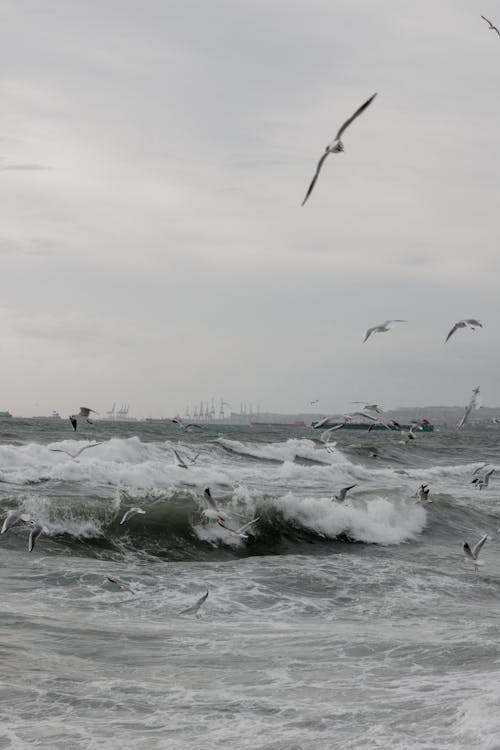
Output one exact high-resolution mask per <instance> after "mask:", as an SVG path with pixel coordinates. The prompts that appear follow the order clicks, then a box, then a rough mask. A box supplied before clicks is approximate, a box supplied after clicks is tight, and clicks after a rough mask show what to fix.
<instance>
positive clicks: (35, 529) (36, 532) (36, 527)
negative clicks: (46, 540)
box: [28, 521, 45, 552]
mask: <svg viewBox="0 0 500 750" xmlns="http://www.w3.org/2000/svg"><path fill="white" fill-rule="evenodd" d="M30 524H31V527H32V528H31V532H30V535H29V537H28V552H33V547H34V546H35V542H36V540H37V539H38V537H39V536H40V534H41V533H42V531H45V529H44V528H43V526H40V524H39V523H36V522H35V521H30Z"/></svg>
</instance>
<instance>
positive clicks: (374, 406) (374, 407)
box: [351, 401, 384, 414]
mask: <svg viewBox="0 0 500 750" xmlns="http://www.w3.org/2000/svg"><path fill="white" fill-rule="evenodd" d="M351 404H364V406H363V409H366V411H374V412H375V413H376V414H382V412H383V411H384V410H383V409H382V407H381V406H379V405H378V404H367V403H366V401H351Z"/></svg>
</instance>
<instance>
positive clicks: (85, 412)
mask: <svg viewBox="0 0 500 750" xmlns="http://www.w3.org/2000/svg"><path fill="white" fill-rule="evenodd" d="M90 412H92V413H93V414H99V412H97V411H96V410H95V409H89V408H88V406H80V411H79V413H78V414H71V416H70V417H69V421H70V422H71V426H72V428H73V429H74V430H75V432H76V428H77V425H78V417H81V418H82V419H85V420H86V421H87V422H88V423H89V424H94V423H93V422H91V421H90V419H89V416H90Z"/></svg>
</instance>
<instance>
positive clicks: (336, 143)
mask: <svg viewBox="0 0 500 750" xmlns="http://www.w3.org/2000/svg"><path fill="white" fill-rule="evenodd" d="M376 96H377V94H373V96H370V98H369V99H367V100H366V102H365V103H364V104H362V105H361V107H359V109H357V110H356V112H355V113H354V114H353V115H351V116H350V117H349V119H348V120H346V121H345V122H344V124H343V125H342V126H341V127H340V129H339V130H338V132H337V135H336V136H335V138H334V139H333V141H332V142H331V143H329V144H328V146H327V147H326V148H325V153H324V154H323V156H322V157H321V159H320V160H319V162H318V166H317V167H316V173H315V175H314V177H313V178H312V182H311V184H310V185H309V189H308V191H307V193H306V197H305V198H304V200H303V201H302V203H301V205H302V206H303V205H304V203H305V202H306V200H307V199H308V198H309V196H310V195H311V193H312V191H313V188H314V186H315V184H316V180H317V179H318V177H319V173H320V171H321V167H322V166H323V162H324V161H325V159H326V157H327V156H328V154H335V153H338V152H339V151H343V150H344V144H343V143H342V141H341V140H340V138H341V136H342V133H343V132H344V130H345V129H346V128H347V127H348V126H349V125H350V124H351V122H353V121H354V120H355V119H356V117H359V115H360V114H361V113H362V112H364V110H365V109H366V108H367V107H368V105H370V104H371V103H372V101H373V100H374V99H375V97H376Z"/></svg>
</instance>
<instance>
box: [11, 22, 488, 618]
mask: <svg viewBox="0 0 500 750" xmlns="http://www.w3.org/2000/svg"><path fill="white" fill-rule="evenodd" d="M481 18H482V19H483V20H484V21H486V23H488V25H489V29H490V30H491V31H495V32H496V33H497V34H498V36H500V31H499V30H498V28H497V27H496V26H495V25H494V24H493V23H492V22H491V21H490V20H489V19H487V18H486V17H485V16H481ZM376 96H377V94H376V93H375V94H373V95H372V96H371V97H370V98H369V99H367V100H366V101H365V102H363V104H362V105H361V106H360V107H358V109H357V110H356V111H355V112H354V113H353V114H352V115H351V116H350V117H349V118H348V119H347V120H346V121H345V122H344V123H343V124H342V125H341V127H340V128H339V129H338V131H337V134H336V135H335V138H334V139H333V141H332V142H331V143H329V144H328V145H327V146H326V147H325V151H324V153H323V154H322V156H321V158H320V159H319V161H318V163H317V166H316V171H315V173H314V175H313V178H312V180H311V183H310V184H309V187H308V189H307V192H306V194H305V197H304V199H303V201H302V203H301V205H302V206H304V205H305V203H306V202H307V200H308V199H309V197H310V195H311V193H312V192H313V190H314V187H315V185H316V182H317V180H318V177H319V174H320V172H321V169H322V167H323V164H324V162H325V160H326V158H327V157H328V156H329V155H330V154H336V153H342V152H343V151H344V144H343V142H342V140H341V139H342V135H343V134H344V132H345V130H346V129H347V128H348V127H349V125H351V124H352V123H353V122H354V121H355V120H356V119H357V118H358V117H359V116H360V115H361V114H362V113H363V112H364V111H365V110H366V109H367V108H368V107H369V106H370V104H371V103H372V102H373V100H374V99H375V97H376ZM406 322H407V321H405V320H402V319H399V318H395V319H391V320H385V321H384V322H383V323H380V324H378V325H375V326H372V327H370V328H368V329H367V331H366V333H365V337H364V339H363V343H366V342H367V341H368V339H369V338H370V337H371V336H372V335H373V334H375V333H387V332H388V331H389V330H391V328H392V326H393V324H394V323H406ZM461 328H469V329H471V330H473V331H475V330H477V329H478V328H482V323H481V322H480V321H479V320H477V319H476V318H464V319H463V320H459V321H457V322H456V323H455V324H454V325H453V327H452V328H451V330H450V331H449V333H448V335H447V336H446V338H445V343H447V342H448V341H449V339H450V338H451V337H452V336H453V335H454V334H455V333H456V332H457V331H458V330H459V329H461ZM478 396H479V387H476V388H474V389H473V392H472V397H471V399H470V401H469V403H468V404H467V406H466V407H465V412H464V415H463V417H462V418H461V420H460V422H459V423H458V425H457V429H459V428H460V427H462V426H463V425H464V424H465V423H466V422H467V420H468V418H469V416H470V414H471V413H472V411H473V410H474V409H476V408H477V406H478V404H477V401H478ZM317 403H318V399H315V400H314V401H311V404H317ZM353 403H363V402H359V401H358V402H353ZM91 414H98V412H97V411H96V410H95V409H90V408H89V407H86V406H81V407H80V410H79V412H78V413H77V414H71V415H70V416H69V420H70V423H71V426H72V428H73V430H74V431H75V432H76V431H77V429H78V422H79V420H85V421H86V422H87V423H88V424H90V425H93V424H94V423H93V422H92V420H91V419H90V415H91ZM381 414H382V409H381V407H380V406H379V405H378V404H366V403H365V404H364V411H360V412H354V414H352V415H347V414H345V415H342V418H343V421H341V422H340V423H335V424H333V425H331V426H329V422H331V420H332V419H333V417H324V418H323V419H321V420H319V421H318V422H316V423H314V424H313V425H312V426H313V427H314V428H315V429H319V428H321V427H326V429H325V430H324V431H323V432H322V433H321V434H320V437H319V440H318V439H314V441H313V442H315V444H316V445H317V446H318V447H324V448H326V449H327V450H331V448H330V447H329V446H328V443H329V441H330V438H331V435H332V433H333V432H334V431H336V430H339V429H341V428H342V427H344V426H345V425H346V424H347V423H348V422H349V421H352V417H353V416H361V417H364V418H365V419H366V420H367V421H368V422H369V423H370V424H369V425H368V428H367V429H368V432H369V431H370V430H372V429H373V428H374V427H375V426H376V425H380V426H382V427H385V428H387V429H389V430H395V429H397V430H400V432H401V434H402V436H403V437H404V442H405V443H408V442H410V441H412V440H415V433H416V431H417V430H418V429H421V428H422V423H420V424H419V423H417V422H415V423H413V424H412V425H411V426H410V428H409V429H408V430H407V429H404V428H403V427H402V426H401V425H400V424H398V423H397V422H396V421H394V420H387V421H384V420H382V419H381V417H380V415H381ZM375 415H376V416H375ZM172 422H173V423H175V424H177V425H178V426H179V427H180V428H181V429H184V430H186V431H188V432H189V431H191V430H194V429H201V427H200V425H197V424H194V423H191V422H189V423H184V422H183V420H182V419H180V418H178V417H177V418H175V419H173V420H172ZM98 445H102V442H93V443H90V444H88V445H85V446H83V447H81V448H80V449H79V450H78V451H77V452H76V453H70V452H69V451H67V450H65V449H63V448H51V449H50V450H52V451H54V452H59V453H65V454H66V455H67V456H69V457H70V458H72V459H74V460H77V457H78V456H80V455H81V453H83V451H86V450H89V449H91V448H95V447H97V446H98ZM173 452H174V455H175V458H176V462H177V465H178V466H179V467H181V468H183V469H187V468H188V467H189V466H190V465H193V464H194V463H195V462H196V459H197V458H198V455H196V456H194V457H188V456H183V455H182V454H181V453H180V451H178V450H174V451H173ZM371 455H372V456H373V457H377V454H375V453H372V454H371ZM485 468H486V465H484V466H482V467H479V468H478V469H476V471H475V472H474V474H476V473H478V471H479V470H480V469H481V470H484V469H485ZM493 473H494V469H489V470H488V471H486V472H485V473H484V474H483V475H482V476H476V477H475V478H474V479H473V480H472V483H473V484H474V485H475V486H476V487H477V488H478V489H483V488H485V487H487V486H488V483H489V479H490V477H491V476H492V474H493ZM356 486H357V485H356V484H351V485H348V486H346V487H343V488H342V489H341V490H340V491H339V494H338V495H335V496H334V498H332V500H334V499H335V500H337V501H338V502H340V503H343V502H345V500H346V497H347V493H348V492H349V491H350V490H352V489H354V487H356ZM429 495H430V489H429V486H428V485H427V484H422V485H421V486H420V488H419V490H418V492H417V496H418V499H419V500H420V501H422V502H432V500H431V499H430V497H429ZM203 499H204V501H205V503H206V505H207V507H206V508H205V509H204V510H203V511H202V515H203V516H204V518H205V519H207V520H213V521H215V522H216V523H217V524H219V525H220V526H221V527H222V528H224V529H226V530H227V531H229V532H231V533H232V534H235V535H236V536H238V537H239V538H241V539H247V538H248V534H247V533H246V532H248V530H249V529H250V528H251V527H252V526H253V525H254V524H255V523H257V521H258V520H259V518H260V517H259V516H257V517H255V518H253V519H252V520H251V521H248V522H247V523H245V524H244V525H243V526H241V527H240V528H237V529H233V528H231V527H230V526H228V525H227V522H228V518H227V515H226V514H225V512H224V511H223V510H222V509H221V507H220V506H219V505H218V504H217V502H216V501H215V500H214V498H213V497H212V493H211V491H210V488H209V487H207V488H206V489H205V491H204V493H203ZM145 513H146V511H145V510H144V509H143V508H139V507H133V508H130V509H129V510H127V511H126V513H124V515H123V517H122V519H121V521H120V525H123V524H126V523H127V522H128V521H129V520H130V519H131V518H133V517H134V516H135V515H138V514H141V515H144V514H145ZM20 523H25V524H28V525H29V527H30V534H29V537H28V551H29V552H32V551H33V549H34V546H35V543H36V540H37V539H38V537H39V536H40V534H41V533H42V532H43V531H44V527H43V525H42V524H40V523H38V522H37V521H36V520H34V519H32V518H31V517H30V516H28V515H27V514H24V513H19V512H18V511H14V510H9V511H8V513H7V516H6V518H5V519H4V522H3V525H2V528H1V530H0V534H5V533H6V532H7V531H8V530H9V529H11V528H12V527H13V526H16V525H17V524H20ZM498 531H499V532H500V529H499V530H498ZM487 538H488V535H487V534H484V535H483V536H482V537H481V539H480V540H479V541H478V542H477V543H476V544H475V545H474V546H473V547H470V545H469V543H468V542H465V543H464V545H463V549H464V552H465V555H466V560H468V561H470V562H472V563H473V564H474V567H475V570H476V571H477V570H478V566H479V565H481V561H479V559H478V558H479V553H480V552H481V549H482V547H483V545H484V543H485V542H486V540H487ZM107 580H109V581H110V582H111V583H113V584H116V585H118V586H120V587H121V588H128V589H129V590H130V591H132V593H134V592H133V590H132V589H130V587H128V586H127V585H126V584H123V582H122V581H119V580H117V579H115V578H112V577H110V576H108V577H107ZM208 595H209V592H208V590H207V591H206V593H205V594H203V596H201V597H200V598H199V599H198V600H197V601H196V602H195V603H194V604H193V605H192V606H190V607H187V608H186V609H183V610H182V611H181V612H179V614H196V615H198V612H199V609H200V607H201V606H202V605H203V603H204V602H205V601H206V600H207V598H208Z"/></svg>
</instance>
